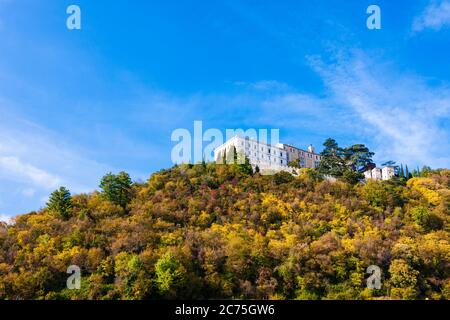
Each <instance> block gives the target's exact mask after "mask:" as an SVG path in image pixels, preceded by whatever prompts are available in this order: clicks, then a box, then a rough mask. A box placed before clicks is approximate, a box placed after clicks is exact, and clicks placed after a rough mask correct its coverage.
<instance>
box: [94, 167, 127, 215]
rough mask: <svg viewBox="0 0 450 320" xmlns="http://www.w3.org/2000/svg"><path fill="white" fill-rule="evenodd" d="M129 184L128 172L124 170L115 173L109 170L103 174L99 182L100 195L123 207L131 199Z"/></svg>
mask: <svg viewBox="0 0 450 320" xmlns="http://www.w3.org/2000/svg"><path fill="white" fill-rule="evenodd" d="M131 186H132V181H131V178H130V176H129V175H128V173H126V172H124V171H122V172H120V173H119V174H117V175H114V174H112V173H111V172H110V173H108V174H107V175H105V176H104V177H103V178H102V180H101V182H100V188H101V189H102V195H103V196H104V197H105V198H106V199H107V200H109V201H111V202H112V203H114V204H117V205H120V206H121V207H122V208H124V209H125V207H126V206H127V204H128V203H130V200H131V195H132V194H131Z"/></svg>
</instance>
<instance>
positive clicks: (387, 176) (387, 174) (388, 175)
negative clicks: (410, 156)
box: [381, 167, 395, 180]
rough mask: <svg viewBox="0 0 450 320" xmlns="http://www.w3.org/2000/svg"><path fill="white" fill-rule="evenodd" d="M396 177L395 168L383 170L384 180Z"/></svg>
mask: <svg viewBox="0 0 450 320" xmlns="http://www.w3.org/2000/svg"><path fill="white" fill-rule="evenodd" d="M394 175H395V170H394V167H384V168H383V169H381V177H382V179H383V180H389V179H391V178H392V177H393V176H394Z"/></svg>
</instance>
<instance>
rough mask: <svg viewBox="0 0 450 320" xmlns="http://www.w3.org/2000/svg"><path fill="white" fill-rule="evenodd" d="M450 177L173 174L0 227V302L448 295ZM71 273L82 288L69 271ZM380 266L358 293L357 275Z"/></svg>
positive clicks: (55, 202)
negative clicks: (72, 269)
mask: <svg viewBox="0 0 450 320" xmlns="http://www.w3.org/2000/svg"><path fill="white" fill-rule="evenodd" d="M449 186H450V170H435V171H430V172H429V173H428V174H427V176H425V177H414V178H412V179H409V180H408V181H407V182H405V181H399V180H396V179H392V180H390V181H368V182H367V183H361V182H358V183H348V182H345V181H341V180H338V181H335V182H330V181H327V180H322V179H321V178H320V175H319V174H318V173H317V172H316V171H315V170H314V169H303V170H301V173H300V175H299V176H298V177H294V176H291V175H290V174H288V173H286V172H281V173H278V174H275V175H273V176H262V175H260V174H258V173H255V174H253V173H252V172H251V170H247V169H246V168H245V166H239V165H216V164H198V165H181V166H175V167H173V168H171V169H168V170H162V171H160V172H158V173H155V174H153V175H152V176H151V177H150V178H149V180H148V181H147V182H145V183H132V182H131V181H130V180H129V177H127V175H126V174H124V173H123V174H119V175H117V176H116V175H112V174H110V175H107V176H105V178H104V179H103V180H102V183H101V188H102V191H101V192H99V191H95V192H92V193H90V194H79V195H70V193H69V192H68V190H65V189H63V188H62V189H60V190H58V191H57V192H56V193H54V194H52V197H51V200H50V201H49V204H48V206H47V207H46V208H43V209H42V210H40V211H37V212H31V213H29V214H25V215H21V216H18V217H16V218H15V220H14V223H13V224H11V225H8V226H5V227H3V228H1V227H0V298H5V299H159V298H165V299H167V298H169V299H170V298H175V297H176V298H193V299H205V298H206V299H211V298H225V299H228V298H237V299H239V298H251V299H254V298H256V299H389V298H395V299H424V298H430V299H449V298H450V271H449V270H450V269H449V261H450V242H449V241H450V237H449V236H450V233H449V232H450V229H449V208H450V189H449ZM70 265H77V266H79V267H80V268H81V271H82V280H81V290H69V289H67V288H66V279H67V277H68V276H69V275H68V274H67V273H66V271H67V268H68V267H69V266H70ZM370 265H376V266H379V267H380V268H381V270H382V279H381V281H382V287H381V289H379V290H377V289H368V288H367V285H366V280H365V279H367V277H368V276H369V275H368V274H366V269H367V267H368V266H370Z"/></svg>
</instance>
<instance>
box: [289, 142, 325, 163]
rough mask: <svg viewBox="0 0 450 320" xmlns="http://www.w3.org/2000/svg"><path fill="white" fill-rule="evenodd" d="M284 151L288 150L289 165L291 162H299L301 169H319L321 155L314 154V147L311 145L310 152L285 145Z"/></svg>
mask: <svg viewBox="0 0 450 320" xmlns="http://www.w3.org/2000/svg"><path fill="white" fill-rule="evenodd" d="M283 149H284V150H286V153H287V161H288V164H289V163H290V162H291V161H294V162H298V164H299V165H300V167H301V168H317V167H318V166H319V162H320V160H321V159H322V157H321V155H320V154H317V153H315V152H314V147H313V145H309V147H308V150H303V149H299V148H296V147H294V146H291V145H288V144H283Z"/></svg>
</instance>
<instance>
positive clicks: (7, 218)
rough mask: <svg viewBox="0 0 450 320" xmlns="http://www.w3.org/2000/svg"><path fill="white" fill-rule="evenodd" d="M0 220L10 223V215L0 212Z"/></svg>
mask: <svg viewBox="0 0 450 320" xmlns="http://www.w3.org/2000/svg"><path fill="white" fill-rule="evenodd" d="M0 222H6V223H11V217H9V216H6V215H4V214H0Z"/></svg>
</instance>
